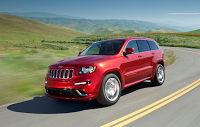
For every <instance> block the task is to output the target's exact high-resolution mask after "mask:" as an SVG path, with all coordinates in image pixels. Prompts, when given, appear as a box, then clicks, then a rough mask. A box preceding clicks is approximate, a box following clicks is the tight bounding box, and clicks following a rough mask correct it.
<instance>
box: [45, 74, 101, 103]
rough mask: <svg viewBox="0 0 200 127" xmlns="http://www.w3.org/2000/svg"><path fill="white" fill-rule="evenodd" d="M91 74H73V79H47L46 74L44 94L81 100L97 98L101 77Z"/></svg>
mask: <svg viewBox="0 0 200 127" xmlns="http://www.w3.org/2000/svg"><path fill="white" fill-rule="evenodd" d="M94 74H95V73H93V74H85V75H79V76H74V77H73V79H66V80H55V79H49V78H48V75H47V77H46V81H45V89H46V93H45V95H46V96H48V97H52V98H57V99H69V100H82V101H89V100H94V99H96V98H97V96H98V93H99V89H100V85H101V78H99V77H98V76H96V75H94ZM80 82H88V83H87V84H83V85H74V84H75V83H80Z"/></svg>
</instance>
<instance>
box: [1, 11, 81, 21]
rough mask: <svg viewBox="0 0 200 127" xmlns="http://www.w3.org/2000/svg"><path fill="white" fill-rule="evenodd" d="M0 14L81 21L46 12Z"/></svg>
mask: <svg viewBox="0 0 200 127" xmlns="http://www.w3.org/2000/svg"><path fill="white" fill-rule="evenodd" d="M0 13H2V14H9V15H15V16H20V17H40V18H69V19H83V18H79V17H73V16H69V15H57V14H52V13H46V12H24V13H14V12H13V13H12V12H0Z"/></svg>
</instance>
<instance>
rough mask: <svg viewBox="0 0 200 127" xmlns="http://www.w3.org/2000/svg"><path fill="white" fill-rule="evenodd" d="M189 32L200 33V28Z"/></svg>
mask: <svg viewBox="0 0 200 127" xmlns="http://www.w3.org/2000/svg"><path fill="white" fill-rule="evenodd" d="M187 33H191V34H200V29H197V30H193V31H189V32H187Z"/></svg>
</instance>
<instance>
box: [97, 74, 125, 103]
mask: <svg viewBox="0 0 200 127" xmlns="http://www.w3.org/2000/svg"><path fill="white" fill-rule="evenodd" d="M120 96H121V82H120V80H119V78H118V77H117V76H116V75H115V74H107V75H106V76H105V77H104V78H103V81H102V83H101V87H100V90H99V95H98V97H97V101H98V103H100V104H102V105H113V104H115V103H116V102H117V101H118V100H119V98H120Z"/></svg>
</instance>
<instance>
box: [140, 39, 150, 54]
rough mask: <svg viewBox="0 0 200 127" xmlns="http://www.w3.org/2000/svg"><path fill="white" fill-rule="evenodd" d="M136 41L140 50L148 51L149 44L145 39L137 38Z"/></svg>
mask: <svg viewBox="0 0 200 127" xmlns="http://www.w3.org/2000/svg"><path fill="white" fill-rule="evenodd" d="M137 43H138V47H139V51H140V52H145V51H150V48H149V44H148V43H147V41H146V40H137Z"/></svg>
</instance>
